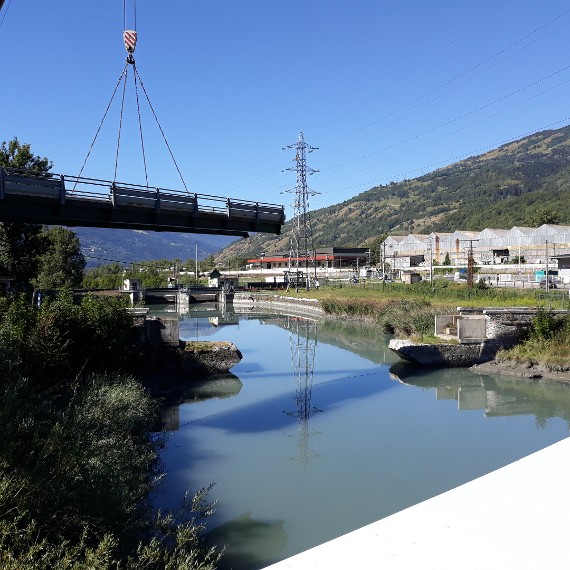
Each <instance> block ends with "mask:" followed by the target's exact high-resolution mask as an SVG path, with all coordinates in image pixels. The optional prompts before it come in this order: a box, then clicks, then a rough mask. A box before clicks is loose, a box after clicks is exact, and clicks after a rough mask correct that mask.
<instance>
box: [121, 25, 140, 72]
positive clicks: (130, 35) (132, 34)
mask: <svg viewBox="0 0 570 570" xmlns="http://www.w3.org/2000/svg"><path fill="white" fill-rule="evenodd" d="M123 41H124V42H125V48H126V49H127V53H128V54H129V55H128V56H127V63H131V64H134V63H135V59H134V57H133V53H135V48H136V47H137V32H136V31H135V30H125V31H124V32H123Z"/></svg>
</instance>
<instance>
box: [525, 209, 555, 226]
mask: <svg viewBox="0 0 570 570" xmlns="http://www.w3.org/2000/svg"><path fill="white" fill-rule="evenodd" d="M561 220H562V217H561V216H560V214H559V213H558V212H557V211H556V210H554V209H552V208H550V207H548V206H543V207H541V208H538V209H537V210H536V211H535V212H534V213H532V214H531V215H530V217H529V219H528V223H529V225H530V226H531V227H533V228H538V227H539V226H542V225H543V224H559V223H560V221H561Z"/></svg>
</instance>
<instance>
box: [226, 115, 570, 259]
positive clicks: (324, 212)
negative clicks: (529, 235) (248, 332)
mask: <svg viewBox="0 0 570 570" xmlns="http://www.w3.org/2000/svg"><path fill="white" fill-rule="evenodd" d="M315 182H316V181H315ZM314 186H315V187H316V186H317V185H316V184H314ZM545 212H546V213H549V214H551V216H552V219H550V220H548V221H552V222H554V223H560V224H564V225H570V126H568V127H564V128H561V129H557V130H549V131H543V132H540V133H536V134H534V135H531V136H529V137H526V138H524V139H521V140H518V141H515V142H512V143H508V144H505V145H503V146H501V147H499V148H498V149H495V150H493V151H490V152H488V153H486V154H483V155H479V156H476V157H471V158H468V159H466V160H462V161H461V162H457V163H455V164H452V165H450V166H447V167H445V168H441V169H439V170H436V171H434V172H431V173H430V174H426V175H424V176H421V177H419V178H415V179H413V180H403V181H401V182H391V183H390V184H387V185H385V186H376V187H374V188H371V189H370V190H368V191H366V192H362V193H361V194H358V195H357V196H355V197H354V198H351V199H350V200H346V201H345V202H342V203H341V204H337V205H334V206H329V207H327V208H322V209H320V210H315V211H314V212H312V213H311V219H312V225H313V233H314V242H315V246H316V247H318V246H332V245H337V246H366V245H370V244H372V243H373V242H374V241H375V240H377V239H378V237H379V236H382V235H383V234H385V233H395V234H407V233H411V232H414V233H429V232H431V231H454V230H456V229H463V230H473V231H479V230H482V229H484V228H486V227H494V228H511V227H512V226H515V225H524V226H529V225H530V226H533V225H539V223H538V222H540V223H543V222H542V220H541V216H540V215H539V214H541V213H542V214H544V213H545ZM290 224H291V220H290V221H289V222H288V223H287V224H286V225H285V226H284V228H283V232H282V235H281V236H269V237H268V236H265V235H256V236H254V237H251V238H249V239H247V240H240V241H237V242H235V243H234V244H232V245H230V246H229V247H228V248H226V249H225V250H224V251H223V252H222V255H221V256H220V257H222V258H227V257H236V256H246V257H247V256H250V255H256V254H257V253H259V252H260V251H262V250H265V251H267V252H271V251H277V250H286V249H287V248H288V234H289V230H290V227H291V226H290Z"/></svg>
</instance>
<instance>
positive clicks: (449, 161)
mask: <svg viewBox="0 0 570 570" xmlns="http://www.w3.org/2000/svg"><path fill="white" fill-rule="evenodd" d="M569 121H570V117H565V118H564V119H561V120H559V121H555V122H554V123H549V124H548V125H544V126H542V127H539V128H538V129H535V130H533V131H530V132H527V133H525V134H522V135H517V136H515V137H512V138H509V139H505V140H503V141H502V142H499V143H494V144H490V145H486V146H483V147H479V148H477V149H474V150H471V151H469V152H466V153H463V154H460V155H455V156H453V157H450V158H447V159H444V160H441V161H438V162H432V163H431V164H427V165H424V166H421V167H419V168H414V169H412V170H407V171H405V172H400V173H398V174H392V175H391V176H386V177H384V178H381V179H380V180H378V179H377V180H375V181H374V182H362V183H361V184H355V185H353V186H345V187H343V188H337V189H336V190H329V191H324V192H321V194H322V195H326V194H334V193H336V192H344V191H345V190H353V189H355V188H361V187H363V186H366V187H367V188H368V189H372V188H375V187H378V186H379V185H381V183H382V182H387V181H392V180H394V179H398V178H408V176H409V175H410V174H415V173H417V172H426V171H430V170H431V169H433V168H437V167H441V166H442V165H451V164H453V163H455V162H457V161H459V160H463V159H465V158H468V157H473V156H477V155H478V154H480V153H482V152H485V151H489V150H493V149H496V148H499V147H501V146H504V145H506V144H510V143H513V142H515V141H517V140H520V139H524V138H526V137H529V136H531V135H534V134H536V133H537V132H541V131H544V130H547V129H550V128H552V127H555V126H558V125H561V124H563V123H566V124H568V122H569Z"/></svg>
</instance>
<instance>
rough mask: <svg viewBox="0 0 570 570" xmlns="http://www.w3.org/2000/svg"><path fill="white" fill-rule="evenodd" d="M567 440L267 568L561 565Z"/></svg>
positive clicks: (568, 499) (531, 568)
mask: <svg viewBox="0 0 570 570" xmlns="http://www.w3.org/2000/svg"><path fill="white" fill-rule="evenodd" d="M568 469H570V439H565V440H563V441H561V442H559V443H556V444H554V445H552V446H550V447H547V448H546V449H543V450H541V451H538V452H537V453H534V454H532V455H530V456H528V457H525V458H523V459H521V460H519V461H517V462H515V463H512V464H510V465H507V466H506V467H503V468H502V469H499V470H497V471H494V472H493V473H490V474H488V475H485V476H484V477H481V478H479V479H475V480H474V481H471V482H470V483H467V484H465V485H462V486H460V487H457V488H456V489H453V490H451V491H448V492H447V493H443V494H442V495H439V496H437V497H434V498H433V499H429V500H428V501H425V502H423V503H420V504H418V505H415V506H413V507H410V508H409V509H406V510H404V511H401V512H399V513H396V514H394V515H392V516H390V517H387V518H385V519H382V520H379V521H377V522H375V523H372V524H371V525H368V526H366V527H364V528H361V529H359V530H355V531H354V532H351V533H349V534H346V535H344V536H341V537H340V538H337V539H335V540H332V541H330V542H327V543H325V544H321V545H320V546H317V547H315V548H312V549H311V550H307V551H306V552H302V553H301V554H298V555H296V556H293V557H291V558H288V559H286V560H283V561H282V562H278V563H277V564H274V565H272V566H269V567H268V568H271V570H307V569H314V570H318V569H321V568H322V569H323V570H324V569H327V570H328V569H330V568H359V569H369V568H370V569H376V568H387V569H390V570H400V569H402V570H409V569H410V568H421V569H422V570H456V569H457V568H461V569H463V570H471V569H473V570H474V569H481V568H517V569H521V570H536V569H538V568H563V567H564V566H565V565H566V564H567V558H568V553H567V546H566V542H567V524H566V513H567V512H568V509H570V494H569V493H567V492H566V490H567V487H568V481H567V479H568V475H567V473H568Z"/></svg>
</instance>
